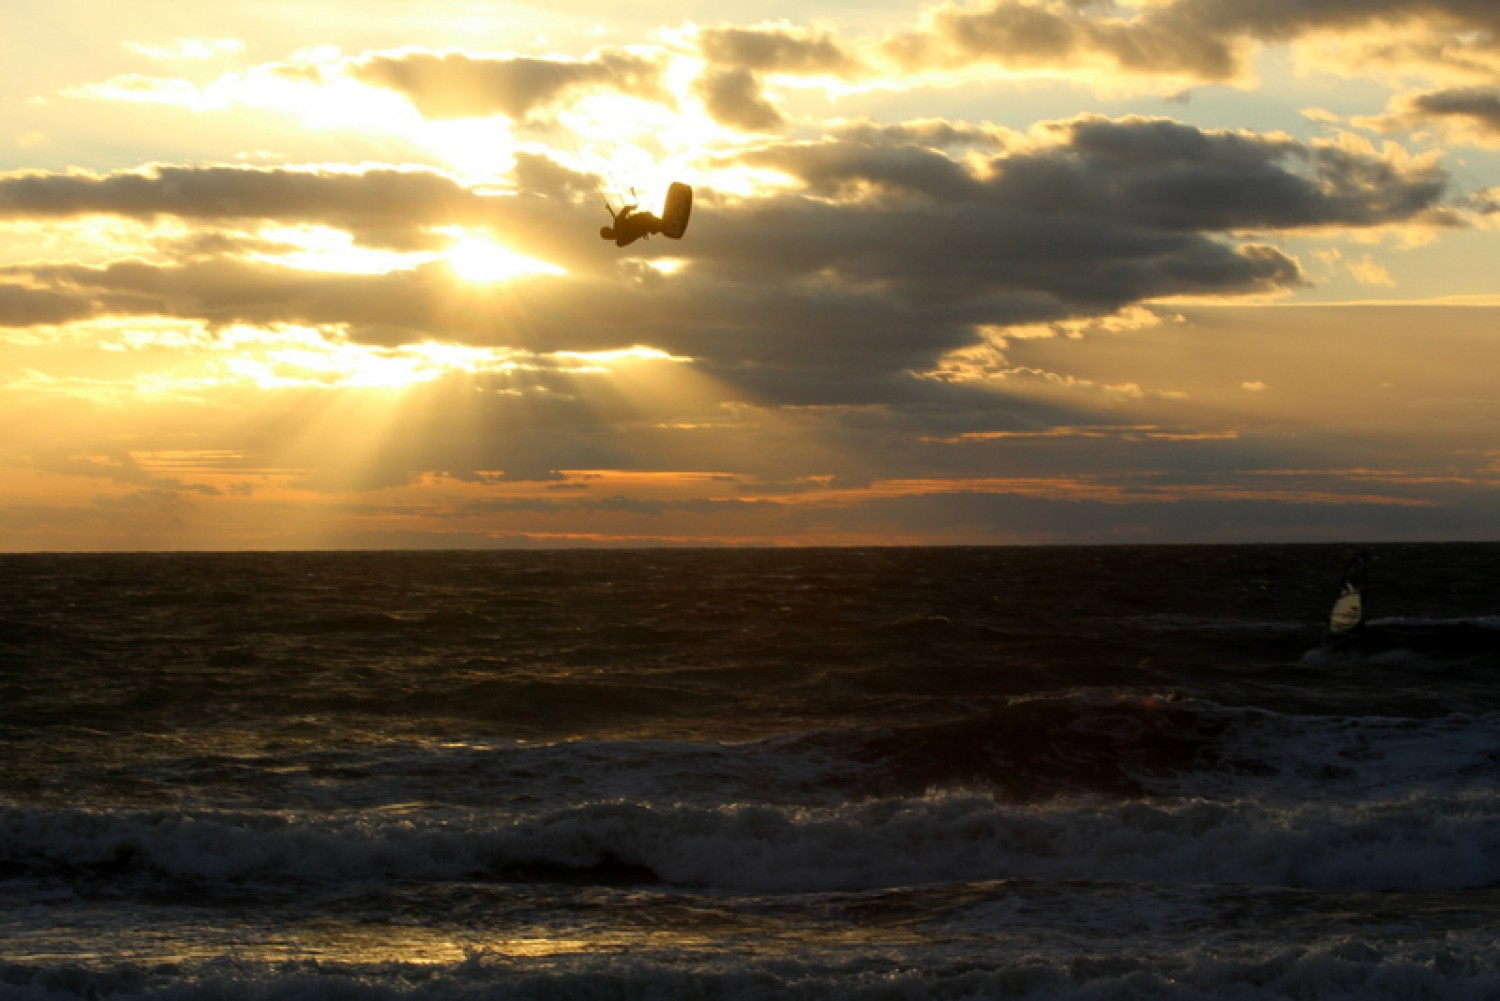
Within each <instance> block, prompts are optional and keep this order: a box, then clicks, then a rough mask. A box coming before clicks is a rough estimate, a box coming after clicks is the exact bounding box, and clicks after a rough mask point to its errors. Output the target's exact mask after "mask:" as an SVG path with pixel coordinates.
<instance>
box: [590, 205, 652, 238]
mask: <svg viewBox="0 0 1500 1001" xmlns="http://www.w3.org/2000/svg"><path fill="white" fill-rule="evenodd" d="M604 207H605V208H609V205H608V204H606V205H605V206H604ZM609 214H610V215H611V216H613V217H614V220H615V224H614V225H613V226H603V227H600V229H599V235H600V236H601V237H603V238H604V239H606V240H613V241H615V246H617V247H623V246H625V245H626V244H630V243H634V242H635V241H637V240H639V239H640V238H641V237H643V236H651V235H652V234H653V233H660V232H661V220H660V219H658V218H656V216H654V215H652V214H651V213H650V212H637V211H636V210H635V206H634V205H627V206H625V207H624V208H622V209H621V210H620V211H618V212H616V211H615V210H614V209H609Z"/></svg>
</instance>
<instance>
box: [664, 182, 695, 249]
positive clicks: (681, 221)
mask: <svg viewBox="0 0 1500 1001" xmlns="http://www.w3.org/2000/svg"><path fill="white" fill-rule="evenodd" d="M692 214H693V189H692V187H691V186H689V185H686V184H683V183H682V182H681V181H673V182H672V186H671V187H670V188H668V189H667V201H666V204H665V205H664V206H663V207H662V210H661V235H662V236H665V237H670V238H671V239H673V240H680V239H682V234H683V233H686V232H687V226H688V218H689V217H690V216H691V215H692Z"/></svg>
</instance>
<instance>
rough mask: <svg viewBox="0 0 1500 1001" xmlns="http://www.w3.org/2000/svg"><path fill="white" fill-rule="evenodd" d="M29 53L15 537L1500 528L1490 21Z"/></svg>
mask: <svg viewBox="0 0 1500 1001" xmlns="http://www.w3.org/2000/svg"><path fill="white" fill-rule="evenodd" d="M751 12H753V13H751ZM0 60H3V61H4V65H5V66H6V79H7V84H8V85H7V86H6V87H5V88H4V91H3V94H0V157H3V160H0V237H3V238H0V363H3V364H0V400H3V405H4V413H5V414H6V415H7V418H8V419H7V420H6V421H5V422H4V425H3V428H0V550H7V551H27V550H151V549H280V548H323V547H338V548H351V547H354V548H360V547H491V546H507V547H508V546H538V547H548V546H572V545H630V546H636V545H849V544H901V545H904V544H988V543H1031V542H1036V543H1055V542H1203V541H1277V540H1293V541H1300V540H1344V539H1369V540H1378V539H1466V538H1497V537H1500V529H1497V526H1500V501H1497V499H1496V498H1497V497H1500V493H1497V490H1496V487H1497V486H1500V482H1497V481H1500V432H1497V430H1496V429H1497V428H1500V375H1497V373H1500V323H1497V321H1500V296H1497V295H1496V293H1495V290H1494V283H1495V277H1494V276H1495V274H1496V273H1497V264H1500V254H1497V239H1500V237H1497V234H1496V222H1497V221H1500V152H1497V150H1500V5H1497V4H1491V3H1476V2H1474V0H1420V2H1419V0H1369V2H1366V3H1360V4H1350V3H1347V2H1344V0H1296V2H1293V0H1265V2H1257V3H1240V2H1231V0H1117V2H1111V0H982V2H978V3H939V4H912V3H897V2H892V0H866V2H828V3H815V4H806V3H797V4H793V3H790V2H771V3H762V4H755V5H737V4H728V3H722V2H716V0H688V2H684V0H671V2H666V0H660V2H658V0H637V2H634V3H631V4H618V3H615V2H609V3H605V2H603V0H599V2H585V3H567V2H561V3H550V4H529V3H493V2H486V3H478V2H468V0H435V2H429V3H424V4H410V3H405V2H403V3H394V2H390V0H347V2H345V0H332V2H330V0H299V2H291V0H285V2H283V0H236V2H235V3H233V4H205V3H201V2H199V0H138V2H134V3H131V4H119V3H114V2H108V3H107V2H103V0H98V2H96V0H61V2H58V3H55V4H50V5H39V4H32V5H23V6H22V7H21V8H20V9H18V10H17V11H12V12H10V13H8V14H7V16H6V29H5V32H4V34H3V35H0ZM672 181H683V182H686V183H688V184H691V185H692V186H693V188H694V192H695V209H694V216H693V220H692V224H691V226H690V228H689V230H688V233H687V235H686V236H685V238H684V239H682V240H680V241H679V240H669V239H666V238H664V237H660V236H658V237H656V238H653V239H650V240H647V241H642V242H640V243H636V244H633V245H631V246H629V247H626V248H618V247H616V246H615V245H614V244H613V243H609V242H606V241H603V240H601V239H600V238H599V236H598V230H599V227H600V226H601V225H603V224H606V223H608V221H609V219H608V215H607V214H606V210H605V203H606V202H608V203H609V204H611V205H613V206H615V207H619V205H620V204H622V202H627V201H638V202H639V203H640V204H641V206H642V207H643V208H648V209H653V210H654V209H657V208H659V206H660V204H661V199H662V197H663V195H664V193H665V191H666V188H667V185H668V184H669V183H670V182H672Z"/></svg>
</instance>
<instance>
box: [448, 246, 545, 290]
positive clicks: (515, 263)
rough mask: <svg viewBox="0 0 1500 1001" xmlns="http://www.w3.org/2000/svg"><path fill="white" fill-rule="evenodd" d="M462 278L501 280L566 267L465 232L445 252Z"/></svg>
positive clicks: (482, 280) (456, 273) (471, 280)
mask: <svg viewBox="0 0 1500 1001" xmlns="http://www.w3.org/2000/svg"><path fill="white" fill-rule="evenodd" d="M443 257H444V258H446V259H447V261H448V266H449V267H450V268H452V269H453V273H454V274H455V275H457V276H458V277H459V278H460V279H461V280H463V281H466V282H470V283H473V284H488V283H490V282H502V281H505V280H507V279H510V278H515V277H517V276H519V275H531V274H546V275H560V274H563V273H564V272H563V269H562V268H559V267H558V266H557V265H555V264H549V263H547V262H546V261H539V260H537V259H536V258H535V257H527V256H525V255H524V254H518V253H516V252H515V251H513V250H509V249H507V248H505V247H502V246H500V245H499V244H498V243H495V242H494V241H493V240H489V239H487V238H485V237H482V236H464V237H462V238H460V239H459V240H458V241H457V242H456V243H454V244H453V245H452V246H451V247H449V248H448V249H447V250H446V251H444V253H443Z"/></svg>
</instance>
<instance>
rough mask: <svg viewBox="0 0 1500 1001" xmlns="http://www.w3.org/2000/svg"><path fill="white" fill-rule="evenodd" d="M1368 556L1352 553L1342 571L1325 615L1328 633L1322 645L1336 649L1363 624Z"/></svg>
mask: <svg viewBox="0 0 1500 1001" xmlns="http://www.w3.org/2000/svg"><path fill="white" fill-rule="evenodd" d="M1369 562H1370V557H1369V554H1368V553H1363V552H1361V553H1356V554H1355V555H1354V558H1353V559H1351V560H1350V561H1349V565H1348V566H1346V567H1345V568H1344V579H1343V580H1342V581H1341V582H1340V583H1339V596H1338V597H1337V598H1336V599H1334V602H1333V608H1332V609H1330V610H1329V612H1328V633H1327V635H1326V637H1325V643H1327V644H1329V645H1333V646H1337V645H1339V644H1340V643H1345V642H1348V641H1349V640H1352V639H1353V638H1354V637H1355V636H1357V635H1359V631H1360V630H1361V629H1363V628H1364V624H1365V589H1366V587H1367V585H1368V576H1369V575H1368V566H1369Z"/></svg>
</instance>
